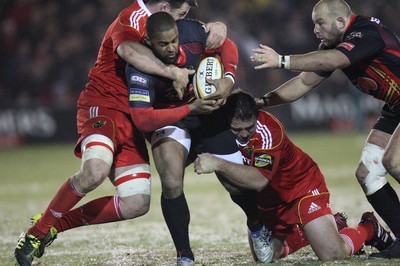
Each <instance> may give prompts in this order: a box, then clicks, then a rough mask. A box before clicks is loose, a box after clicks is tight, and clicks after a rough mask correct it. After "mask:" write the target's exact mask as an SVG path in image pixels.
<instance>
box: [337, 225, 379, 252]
mask: <svg viewBox="0 0 400 266" xmlns="http://www.w3.org/2000/svg"><path fill="white" fill-rule="evenodd" d="M339 234H340V236H341V237H342V238H343V239H344V240H345V241H346V242H347V243H348V244H349V245H350V246H351V249H352V254H350V255H353V254H355V253H357V252H358V251H359V250H360V249H361V248H362V246H363V245H364V242H365V241H367V240H369V239H371V238H372V237H373V236H374V228H373V226H372V225H371V224H359V225H358V226H357V227H346V228H343V229H342V230H340V231H339Z"/></svg>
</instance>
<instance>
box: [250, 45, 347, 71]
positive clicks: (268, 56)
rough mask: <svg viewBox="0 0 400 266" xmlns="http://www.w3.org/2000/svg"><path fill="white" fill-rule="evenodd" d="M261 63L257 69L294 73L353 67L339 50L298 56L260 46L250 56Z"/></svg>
mask: <svg viewBox="0 0 400 266" xmlns="http://www.w3.org/2000/svg"><path fill="white" fill-rule="evenodd" d="M250 59H251V60H252V61H253V62H257V63H260V65H257V66H255V69H263V68H285V69H289V70H294V71H307V72H311V71H334V70H335V69H338V68H339V69H341V68H345V67H348V66H350V65H351V62H350V60H349V58H348V57H347V56H346V55H345V54H344V53H342V52H341V51H339V50H336V49H330V50H321V51H315V52H310V53H306V54H298V55H280V54H278V53H277V52H276V51H275V50H274V49H272V48H271V47H268V46H266V45H262V44H260V47H259V48H255V49H253V54H252V55H251V56H250Z"/></svg>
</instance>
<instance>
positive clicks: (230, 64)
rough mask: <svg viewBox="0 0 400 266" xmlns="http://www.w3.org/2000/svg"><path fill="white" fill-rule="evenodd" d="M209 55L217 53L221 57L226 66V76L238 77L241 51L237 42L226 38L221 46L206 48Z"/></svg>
mask: <svg viewBox="0 0 400 266" xmlns="http://www.w3.org/2000/svg"><path fill="white" fill-rule="evenodd" d="M206 54H207V55H212V54H217V55H219V57H220V58H221V62H222V64H223V66H224V76H231V77H232V78H233V79H235V77H236V69H237V65H238V63H239V51H238V48H237V46H236V44H235V43H234V42H233V41H232V40H231V39H229V38H226V40H225V42H224V43H223V44H222V45H221V47H219V48H217V49H214V50H206Z"/></svg>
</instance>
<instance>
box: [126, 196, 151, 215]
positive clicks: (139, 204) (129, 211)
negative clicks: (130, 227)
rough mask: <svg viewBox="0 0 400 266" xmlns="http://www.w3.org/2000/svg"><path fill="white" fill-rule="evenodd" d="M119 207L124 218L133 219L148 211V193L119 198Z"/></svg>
mask: <svg viewBox="0 0 400 266" xmlns="http://www.w3.org/2000/svg"><path fill="white" fill-rule="evenodd" d="M120 208H121V212H122V216H123V218H124V219H133V218H136V217H140V216H143V215H145V214H146V213H148V211H149V210H150V195H144V194H143V195H134V196H130V197H124V198H120Z"/></svg>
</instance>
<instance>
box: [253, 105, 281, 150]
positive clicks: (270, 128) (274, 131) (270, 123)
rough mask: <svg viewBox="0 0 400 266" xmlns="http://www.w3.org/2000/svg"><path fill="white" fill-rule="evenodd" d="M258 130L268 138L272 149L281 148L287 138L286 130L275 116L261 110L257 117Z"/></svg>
mask: <svg viewBox="0 0 400 266" xmlns="http://www.w3.org/2000/svg"><path fill="white" fill-rule="evenodd" d="M257 130H258V131H259V132H261V134H262V135H265V136H268V138H269V139H270V141H271V149H274V148H277V147H279V146H280V145H281V144H282V142H283V140H284V138H285V134H286V133H285V128H284V126H283V125H282V123H281V122H280V121H279V119H278V118H276V117H275V116H274V115H273V114H271V113H269V112H266V111H263V110H259V111H258V117H257Z"/></svg>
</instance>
